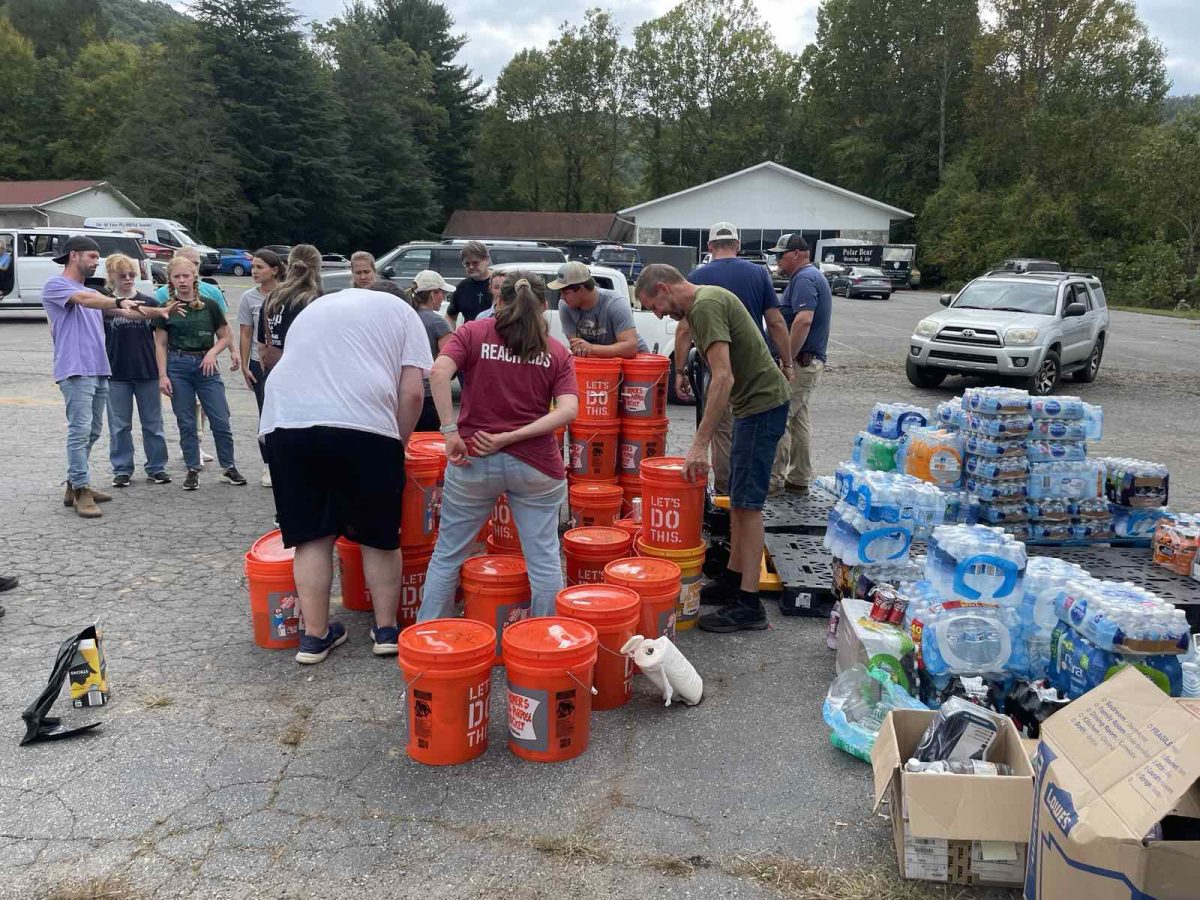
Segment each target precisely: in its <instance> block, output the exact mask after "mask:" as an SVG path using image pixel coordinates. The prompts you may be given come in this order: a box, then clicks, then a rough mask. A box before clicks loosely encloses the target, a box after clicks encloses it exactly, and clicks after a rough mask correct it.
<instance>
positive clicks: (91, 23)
mask: <svg viewBox="0 0 1200 900" xmlns="http://www.w3.org/2000/svg"><path fill="white" fill-rule="evenodd" d="M0 12H2V13H3V14H4V15H6V16H7V17H8V19H9V21H10V22H12V23H13V25H15V26H16V28H17V30H18V31H20V32H21V33H22V34H24V35H25V36H26V37H27V38H29V40H30V41H31V42H32V43H33V48H34V52H36V53H37V55H38V56H58V57H59V58H60V60H68V61H69V60H70V59H72V58H73V57H74V56H75V54H76V53H78V52H79V50H80V48H82V47H83V46H84V45H85V44H87V43H88V42H89V41H93V40H103V39H104V38H106V37H107V36H108V19H107V17H106V16H105V15H104V10H103V9H102V8H101V6H100V0H4V2H3V3H0Z"/></svg>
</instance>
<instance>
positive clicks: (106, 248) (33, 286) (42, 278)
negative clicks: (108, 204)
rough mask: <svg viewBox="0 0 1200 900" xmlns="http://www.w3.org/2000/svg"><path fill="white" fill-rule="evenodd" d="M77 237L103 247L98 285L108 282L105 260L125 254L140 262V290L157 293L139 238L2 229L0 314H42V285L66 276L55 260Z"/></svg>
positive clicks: (79, 230) (92, 231) (75, 230)
mask: <svg viewBox="0 0 1200 900" xmlns="http://www.w3.org/2000/svg"><path fill="white" fill-rule="evenodd" d="M77 234H82V235H87V236H88V237H90V238H91V239H92V240H94V241H95V242H96V243H97V244H99V245H100V266H99V267H98V268H97V269H96V272H95V275H94V276H93V278H95V279H99V282H98V283H100V284H103V281H104V260H105V258H106V257H109V256H111V255H112V254H114V253H124V254H125V255H126V256H129V257H131V258H132V259H133V260H135V261H136V262H137V266H138V278H137V281H136V283H135V284H136V287H137V289H138V290H139V291H142V292H143V293H147V294H149V293H153V292H154V284H153V283H152V282H151V280H150V260H148V259H146V255H145V253H143V252H142V245H141V244H140V243H138V239H137V237H136V236H135V235H132V234H123V233H121V232H119V231H98V230H95V229H84V228H5V227H0V260H3V261H4V263H3V264H0V313H4V312H7V311H9V310H14V311H15V310H22V309H25V310H36V311H37V312H39V313H41V312H42V285H44V284H45V283H46V282H47V281H48V280H49V279H50V278H51V277H52V276H54V275H60V274H62V266H60V265H58V263H56V262H55V261H54V257H56V256H58V255H60V254H61V253H62V252H63V248H64V247H65V245H66V243H67V238H69V237H71V236H72V235H77Z"/></svg>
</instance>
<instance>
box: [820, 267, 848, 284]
mask: <svg viewBox="0 0 1200 900" xmlns="http://www.w3.org/2000/svg"><path fill="white" fill-rule="evenodd" d="M817 268H818V269H820V270H821V274H822V275H824V276H825V280H826V281H828V282H829V283H830V284H831V285H832V284H833V279H834V278H836V277H837V276H839V275H845V274H846V267H845V266H843V265H842V264H841V263H828V262H823V263H817Z"/></svg>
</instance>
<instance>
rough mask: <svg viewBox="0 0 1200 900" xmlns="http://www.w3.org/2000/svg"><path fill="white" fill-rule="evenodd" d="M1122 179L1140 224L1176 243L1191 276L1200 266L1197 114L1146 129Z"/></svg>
mask: <svg viewBox="0 0 1200 900" xmlns="http://www.w3.org/2000/svg"><path fill="white" fill-rule="evenodd" d="M1124 174H1125V177H1126V178H1127V179H1128V182H1129V184H1130V186H1131V187H1132V188H1133V196H1135V197H1136V198H1137V202H1138V204H1139V211H1140V213H1141V215H1142V217H1143V218H1144V220H1145V221H1147V222H1151V223H1154V226H1155V229H1156V230H1157V231H1158V232H1160V233H1161V234H1162V236H1163V237H1165V238H1167V239H1168V240H1173V241H1178V243H1179V247H1180V249H1181V251H1182V252H1181V262H1182V266H1183V272H1184V274H1185V275H1186V276H1187V277H1188V278H1192V277H1194V276H1195V275H1196V274H1197V263H1198V262H1200V110H1190V111H1187V112H1184V113H1181V114H1180V115H1178V116H1177V117H1176V118H1175V119H1174V120H1172V121H1171V122H1170V123H1169V124H1167V125H1162V126H1156V127H1153V128H1148V129H1146V131H1145V132H1144V135H1143V138H1142V141H1141V143H1140V145H1139V146H1138V147H1137V149H1136V150H1135V151H1134V152H1133V153H1132V154H1131V155H1130V157H1129V160H1128V165H1127V166H1126V169H1125V173H1124Z"/></svg>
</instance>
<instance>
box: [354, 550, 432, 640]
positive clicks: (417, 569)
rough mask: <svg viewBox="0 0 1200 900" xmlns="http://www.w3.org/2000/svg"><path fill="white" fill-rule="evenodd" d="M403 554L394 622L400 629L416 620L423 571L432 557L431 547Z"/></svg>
mask: <svg viewBox="0 0 1200 900" xmlns="http://www.w3.org/2000/svg"><path fill="white" fill-rule="evenodd" d="M403 556H404V575H403V576H402V577H401V579H400V606H399V608H398V609H397V610H396V624H398V625H399V626H400V627H401V628H402V629H403V628H407V627H408V626H409V625H415V624H416V622H417V611H418V610H420V608H421V597H422V596H423V595H424V592H425V573H426V572H427V571H428V570H429V560H431V559H433V548H432V547H429V548H428V549H425V550H422V551H419V552H413V553H405V554H403ZM344 602H345V600H344V599H343V603H344Z"/></svg>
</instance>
